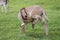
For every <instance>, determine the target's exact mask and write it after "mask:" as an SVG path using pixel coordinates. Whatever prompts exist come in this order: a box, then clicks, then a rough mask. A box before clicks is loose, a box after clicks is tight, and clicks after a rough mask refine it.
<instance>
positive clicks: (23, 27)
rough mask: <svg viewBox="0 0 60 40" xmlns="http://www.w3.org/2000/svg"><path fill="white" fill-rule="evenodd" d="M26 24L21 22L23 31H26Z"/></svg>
mask: <svg viewBox="0 0 60 40" xmlns="http://www.w3.org/2000/svg"><path fill="white" fill-rule="evenodd" d="M25 25H26V24H25V23H22V24H21V30H22V31H25Z"/></svg>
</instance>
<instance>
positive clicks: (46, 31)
mask: <svg viewBox="0 0 60 40" xmlns="http://www.w3.org/2000/svg"><path fill="white" fill-rule="evenodd" d="M40 22H41V24H42V25H43V26H44V29H45V33H46V36H48V26H47V23H45V22H44V21H43V20H42V19H40Z"/></svg>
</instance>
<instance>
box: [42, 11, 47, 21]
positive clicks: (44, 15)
mask: <svg viewBox="0 0 60 40" xmlns="http://www.w3.org/2000/svg"><path fill="white" fill-rule="evenodd" d="M43 17H44V18H45V20H46V21H47V22H48V17H47V15H46V12H43Z"/></svg>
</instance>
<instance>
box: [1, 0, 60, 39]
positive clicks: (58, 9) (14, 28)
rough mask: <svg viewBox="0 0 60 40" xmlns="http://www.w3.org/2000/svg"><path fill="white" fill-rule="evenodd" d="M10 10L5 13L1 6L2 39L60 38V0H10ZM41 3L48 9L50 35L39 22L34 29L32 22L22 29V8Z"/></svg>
mask: <svg viewBox="0 0 60 40" xmlns="http://www.w3.org/2000/svg"><path fill="white" fill-rule="evenodd" d="M8 4H9V5H8V11H7V13H4V12H2V11H1V6H0V40H60V0H9V3H8ZM32 5H40V6H41V7H42V8H44V9H45V10H46V13H47V16H48V18H49V20H48V28H49V35H48V36H47V37H46V35H45V30H44V27H43V26H42V25H41V23H39V22H38V23H37V24H36V25H35V28H34V29H32V26H31V23H29V24H28V25H27V26H26V31H25V32H24V33H22V32H20V31H21V27H20V26H21V21H20V20H18V12H19V10H20V9H21V8H23V7H27V6H32Z"/></svg>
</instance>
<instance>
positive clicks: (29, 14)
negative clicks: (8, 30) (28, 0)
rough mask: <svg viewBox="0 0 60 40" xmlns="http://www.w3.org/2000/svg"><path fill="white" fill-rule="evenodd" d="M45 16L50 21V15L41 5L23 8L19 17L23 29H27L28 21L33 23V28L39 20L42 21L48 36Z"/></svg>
mask: <svg viewBox="0 0 60 40" xmlns="http://www.w3.org/2000/svg"><path fill="white" fill-rule="evenodd" d="M43 17H44V18H45V20H46V22H47V21H48V17H47V15H46V13H45V10H44V9H43V8H41V7H40V6H39V5H34V6H29V7H26V8H22V9H21V10H20V11H19V14H18V18H19V19H20V20H21V21H22V24H21V29H22V31H25V26H26V24H28V23H30V22H31V23H32V28H34V25H35V24H36V23H37V21H40V22H41V24H42V25H43V26H44V28H45V32H46V36H47V35H48V26H47V23H46V22H45V21H43V20H42V19H43Z"/></svg>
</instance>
